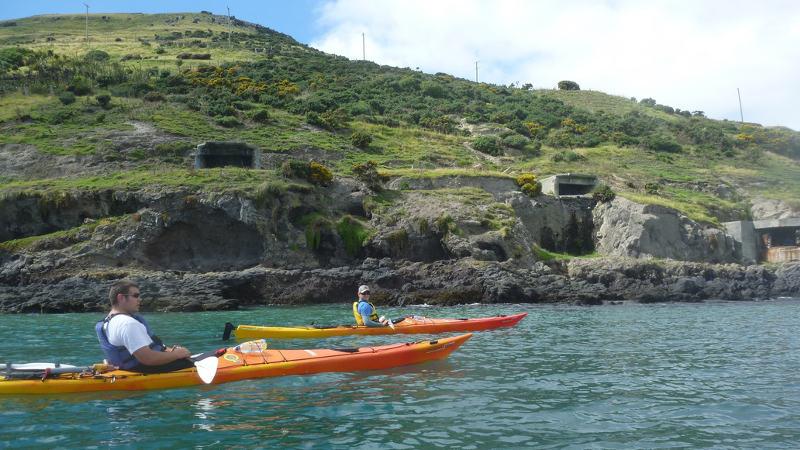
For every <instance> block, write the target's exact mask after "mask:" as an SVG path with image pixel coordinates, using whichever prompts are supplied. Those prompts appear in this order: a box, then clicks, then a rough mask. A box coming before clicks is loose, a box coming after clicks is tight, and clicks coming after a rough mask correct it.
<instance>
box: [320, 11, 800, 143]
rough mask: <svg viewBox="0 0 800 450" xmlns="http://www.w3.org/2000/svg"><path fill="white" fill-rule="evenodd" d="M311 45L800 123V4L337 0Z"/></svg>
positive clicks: (467, 74) (434, 68) (426, 67)
mask: <svg viewBox="0 0 800 450" xmlns="http://www.w3.org/2000/svg"><path fill="white" fill-rule="evenodd" d="M318 14H319V17H318V22H319V25H321V27H322V29H323V30H325V31H324V32H323V33H322V34H321V35H320V36H318V37H317V38H316V39H314V40H313V41H312V42H311V46H313V47H316V48H319V49H321V50H323V51H326V52H329V53H335V54H339V55H344V56H347V57H349V58H352V59H360V58H361V33H362V32H363V33H366V53H367V59H369V60H371V61H375V62H377V63H380V64H389V65H393V66H399V67H411V68H415V67H419V68H420V69H421V70H423V71H425V72H430V73H435V72H447V73H451V74H453V75H456V76H460V77H463V78H468V79H474V78H475V61H476V60H477V61H480V62H479V78H480V80H481V81H487V82H491V83H497V84H509V83H511V82H516V81H519V82H521V83H526V82H530V83H533V84H534V86H536V87H545V88H549V87H554V86H555V85H556V83H557V82H558V81H560V80H564V79H567V80H574V81H577V82H578V83H579V84H580V85H581V88H583V89H594V90H598V91H603V92H607V93H610V94H616V95H622V96H625V97H631V96H635V97H637V98H644V97H652V98H655V99H656V100H657V101H658V102H659V103H662V104H665V105H670V106H673V107H677V108H681V109H689V110H703V111H706V113H707V114H708V115H709V116H710V117H715V118H727V119H731V120H738V118H739V110H738V100H737V97H736V88H737V87H738V88H740V89H741V92H742V103H743V109H744V114H745V120H748V121H753V122H759V123H763V124H765V125H786V126H790V127H791V128H794V129H796V130H800V108H798V107H797V105H799V104H800V83H798V80H799V79H800V45H798V44H800V28H798V27H797V24H798V23H800V2H794V1H762V2H749V1H741V0H735V1H719V0H709V1H702V2H696V1H689V0H681V1H678V0H675V1H649V2H640V1H632V0H621V1H604V2H601V1H571V2H564V1H550V0H546V1H536V2H533V1H523V0H495V1H479V0H461V1H452V0H449V1H448V0H434V1H431V0H427V1H424V0H405V1H401V0H396V1H388V0H334V1H329V2H327V3H325V4H323V5H322V7H321V8H319V10H318Z"/></svg>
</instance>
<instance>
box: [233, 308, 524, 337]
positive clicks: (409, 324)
mask: <svg viewBox="0 0 800 450" xmlns="http://www.w3.org/2000/svg"><path fill="white" fill-rule="evenodd" d="M527 315H528V313H520V314H514V315H510V316H494V317H480V318H476V319H429V318H427V317H422V316H409V317H404V318H402V319H401V320H399V321H398V322H397V323H395V324H394V328H390V327H375V328H370V327H365V326H363V325H338V326H330V327H319V326H316V327H314V326H310V327H262V326H256V325H239V326H238V327H234V326H233V325H231V324H225V333H224V335H223V339H227V338H228V337H229V336H230V333H231V331H233V332H234V333H235V335H236V338H237V339H262V338H267V339H307V338H327V337H333V336H348V335H354V334H357V335H378V334H422V333H446V332H464V331H484V330H492V329H494V328H501V327H513V326H514V325H516V324H517V323H518V322H519V321H520V320H522V319H523V318H525V316H527ZM234 328H235V329H234Z"/></svg>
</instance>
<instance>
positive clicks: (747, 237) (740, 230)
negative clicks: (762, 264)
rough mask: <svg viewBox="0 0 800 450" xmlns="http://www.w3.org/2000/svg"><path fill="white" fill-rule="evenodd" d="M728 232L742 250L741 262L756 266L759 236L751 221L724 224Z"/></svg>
mask: <svg viewBox="0 0 800 450" xmlns="http://www.w3.org/2000/svg"><path fill="white" fill-rule="evenodd" d="M723 225H724V226H725V228H726V229H727V230H728V234H730V235H731V237H733V240H734V241H736V244H737V247H739V248H740V256H741V261H742V263H744V264H755V263H757V262H758V235H757V234H756V229H755V227H754V226H753V222H750V221H749V220H747V221H745V220H738V221H736V222H725V223H723Z"/></svg>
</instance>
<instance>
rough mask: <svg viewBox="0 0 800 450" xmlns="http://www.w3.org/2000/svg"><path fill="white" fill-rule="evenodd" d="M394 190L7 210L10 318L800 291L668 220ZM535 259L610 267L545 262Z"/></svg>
mask: <svg viewBox="0 0 800 450" xmlns="http://www.w3.org/2000/svg"><path fill="white" fill-rule="evenodd" d="M388 186H389V187H390V188H394V189H386V190H383V191H381V192H377V193H376V192H372V191H370V190H368V189H367V188H366V187H365V186H363V185H361V184H359V183H357V182H355V181H353V180H351V179H338V180H337V181H336V182H334V183H333V184H332V185H330V186H324V187H321V186H313V185H309V184H307V183H301V182H290V183H286V182H280V183H279V182H273V183H272V184H270V183H267V184H265V185H262V186H261V187H259V189H257V190H256V192H236V191H215V192H207V191H204V190H203V189H201V188H186V187H182V188H161V189H140V190H100V191H98V190H86V191H76V192H72V193H69V195H62V194H59V195H55V194H52V193H50V194H41V193H40V194H31V193H20V194H19V195H16V196H6V197H5V198H4V199H3V201H2V203H0V205H1V206H2V208H3V219H2V220H3V221H2V229H0V232H1V233H4V236H6V237H8V236H11V237H15V238H23V239H21V240H18V241H9V242H6V243H5V244H3V245H0V311H5V312H63V311H93V310H102V309H104V308H105V307H106V305H105V299H104V291H105V290H106V289H107V287H108V285H109V283H110V281H111V280H115V279H119V278H123V277H129V278H135V279H137V280H139V281H141V282H142V284H143V288H144V289H143V290H144V291H145V292H146V293H147V296H148V299H149V300H148V302H147V308H149V309H158V310H208V309H228V308H237V307H241V306H250V305H262V304H270V303H309V302H338V301H345V300H348V299H349V298H350V297H351V296H352V290H353V288H354V286H357V285H358V284H362V283H368V284H370V285H373V286H374V287H373V291H374V292H376V294H377V295H375V296H374V297H375V298H374V300H375V301H377V302H379V303H392V304H409V303H431V304H453V303H465V302H574V303H580V304H599V303H602V302H604V301H619V300H633V301H641V302H654V301H700V300H704V299H709V298H724V299H753V298H768V297H774V296H779V295H798V292H799V291H800V266H798V265H786V266H780V267H777V268H772V267H762V266H752V267H744V266H740V265H736V264H724V265H719V264H711V262H729V261H733V260H734V259H735V257H736V255H735V251H734V247H733V245H732V243H731V242H730V240H729V238H728V237H727V236H726V235H725V234H724V233H723V232H721V231H720V230H717V229H714V228H710V227H707V226H702V225H700V224H697V223H695V222H693V221H691V220H690V219H688V218H686V217H685V216H682V215H680V214H678V213H677V212H675V211H672V210H669V209H667V208H663V207H656V206H645V205H640V204H636V203H634V202H631V201H628V200H626V199H624V198H617V199H615V200H613V201H612V202H609V203H602V204H599V205H596V204H595V202H594V201H593V200H591V199H588V198H553V197H549V196H537V197H528V196H527V195H525V194H523V193H522V192H520V191H518V190H517V188H516V185H515V184H514V183H513V181H512V180H509V179H497V178H491V177H485V178H481V177H462V178H459V177H442V178H440V179H414V178H409V177H405V178H403V179H395V180H392V181H391V182H390V183H389V184H388ZM52 230H59V231H57V232H55V233H51V234H47V235H44V236H39V237H34V238H31V237H28V236H30V235H37V234H41V233H46V232H48V231H52ZM540 249H545V250H550V251H554V252H563V251H566V252H570V253H573V254H581V253H590V252H593V251H596V253H597V254H600V255H603V256H604V257H602V258H575V259H571V260H551V261H545V260H543V259H542V258H543V254H542V253H541V250H540ZM653 258H657V259H653ZM664 258H666V259H664ZM689 261H695V262H689ZM701 261H704V262H705V263H704V262H701ZM52 292H59V295H58V296H53V295H51V293H52Z"/></svg>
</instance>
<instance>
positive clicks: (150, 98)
mask: <svg viewBox="0 0 800 450" xmlns="http://www.w3.org/2000/svg"><path fill="white" fill-rule="evenodd" d="M144 101H146V102H163V101H164V94H162V93H160V92H157V91H150V92H148V93H147V94H145V95H144Z"/></svg>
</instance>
